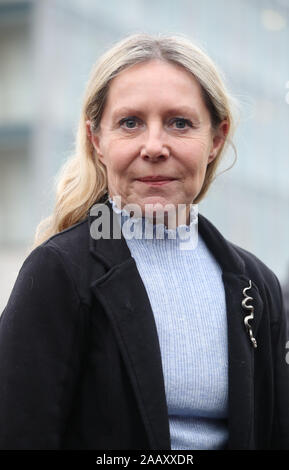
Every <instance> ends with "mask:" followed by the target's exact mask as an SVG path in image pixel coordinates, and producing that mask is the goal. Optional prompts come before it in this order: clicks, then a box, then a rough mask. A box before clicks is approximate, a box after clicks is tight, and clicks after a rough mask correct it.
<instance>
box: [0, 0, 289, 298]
mask: <svg viewBox="0 0 289 470" xmlns="http://www.w3.org/2000/svg"><path fill="white" fill-rule="evenodd" d="M0 25H1V28H0V63H1V74H0V201H1V202H0V254H1V253H5V256H6V254H7V252H8V251H9V250H11V253H14V252H15V250H19V247H23V250H24V249H25V247H26V246H28V245H29V244H30V243H31V241H32V237H33V233H34V230H35V227H36V224H37V223H38V222H39V220H40V219H41V218H42V217H44V216H47V215H48V214H49V213H50V211H51V208H52V205H53V201H54V180H55V175H56V173H57V171H58V169H59V168H60V166H61V165H62V163H63V162H64V161H65V159H66V157H67V156H68V155H70V153H71V152H72V151H73V143H74V136H75V129H76V126H77V120H78V116H79V112H80V108H81V100H82V95H83V91H84V87H85V83H86V81H87V78H88V74H89V72H90V69H91V67H92V64H93V63H94V62H95V60H96V59H97V58H98V56H99V55H100V54H101V53H102V52H103V51H104V50H105V49H107V48H109V47H110V46H111V45H112V43H113V42H114V41H116V40H118V39H121V38H122V37H123V36H125V35H128V34H130V33H134V32H141V31H144V32H151V33H157V32H163V33H181V34H184V35H186V36H187V37H189V38H191V39H192V40H193V41H195V42H196V43H197V44H199V45H200V46H202V47H204V48H205V49H206V50H207V52H208V53H209V55H211V57H212V58H213V60H214V61H215V62H216V64H217V65H218V66H219V67H220V68H221V69H222V70H223V72H224V76H225V79H226V83H227V85H228V87H229V89H230V90H231V91H232V93H233V94H234V95H235V96H236V98H237V99H238V100H239V102H240V105H241V117H240V123H239V126H238V129H237V132H236V136H235V144H236V147H237V151H238V159H237V162H236V164H235V165H234V167H233V168H232V169H231V170H230V171H228V172H225V173H223V174H221V175H220V176H218V177H217V179H216V180H215V182H214V184H213V186H212V187H211V189H210V191H209V193H208V195H207V197H206V198H205V200H204V201H203V202H202V203H201V204H200V206H199V211H200V212H201V213H203V214H204V215H205V216H207V217H208V218H209V219H211V220H212V222H213V223H214V224H215V225H216V226H217V227H218V228H219V229H220V231H221V232H222V233H223V234H224V235H225V236H226V237H227V238H228V239H229V240H231V241H233V242H235V243H236V244H238V245H241V246H242V247H244V248H246V249H248V250H249V251H252V252H253V253H255V254H256V255H257V256H258V257H259V258H261V259H262V260H263V261H264V262H265V263H266V264H267V265H268V266H269V267H270V268H271V269H272V270H273V271H274V272H275V273H276V274H277V275H278V276H279V278H280V280H281V282H283V283H284V284H285V282H286V277H287V274H288V266H289V251H288V240H289V184H288V175H289V158H288V154H289V132H288V122H289V83H288V81H289V59H288V57H289V56H288V46H289V0H288V1H287V0H279V1H277V0H274V1H273V0H271V1H269V0H268V1H266V0H263V1H262V2H260V1H257V0H234V1H233V2H232V1H229V0H216V1H214V2H213V1H211V0H202V2H198V1H194V0H178V1H170V0H158V1H155V0H134V1H133V0H122V1H121V2H120V1H118V0H110V2H102V1H100V0H70V1H67V0H42V1H11V0H10V1H3V0H0ZM286 97H287V98H286ZM232 160H233V153H232V151H229V152H228V155H227V157H226V158H225V159H224V162H223V165H222V169H225V168H226V167H227V166H229V165H230V163H231V162H232ZM13 250H14V251H13ZM20 253H21V252H20ZM22 253H24V251H23V252H22ZM19 256H20V258H19V265H20V264H21V263H22V261H23V258H24V255H23V254H22V255H21V254H20V255H19ZM21 256H22V258H21ZM14 258H15V257H13V259H14ZM2 259H4V258H2ZM5 259H6V258H5ZM5 269H7V268H5ZM8 269H9V268H8ZM13 273H14V274H15V269H14V270H13ZM14 274H13V276H14ZM5 296H6V298H7V292H4V297H5ZM4 297H3V298H4ZM0 307H1V306H0Z"/></svg>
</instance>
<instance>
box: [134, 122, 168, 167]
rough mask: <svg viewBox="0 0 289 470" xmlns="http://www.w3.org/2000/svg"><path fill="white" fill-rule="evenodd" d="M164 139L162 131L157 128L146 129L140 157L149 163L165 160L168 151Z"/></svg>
mask: <svg viewBox="0 0 289 470" xmlns="http://www.w3.org/2000/svg"><path fill="white" fill-rule="evenodd" d="M164 138H165V137H164V133H163V130H162V129H159V127H155V128H154V129H152V128H151V129H148V130H147V132H146V135H145V137H144V142H143V144H142V148H141V152H140V155H141V157H142V158H143V159H145V160H149V161H159V160H166V159H167V158H168V157H169V155H170V151H169V148H168V146H167V144H166V142H165V141H164Z"/></svg>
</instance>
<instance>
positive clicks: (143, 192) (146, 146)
mask: <svg viewBox="0 0 289 470" xmlns="http://www.w3.org/2000/svg"><path fill="white" fill-rule="evenodd" d="M223 124H224V125H223V127H222V128H221V132H220V131H219V132H218V133H217V134H216V133H213V132H212V128H211V121H210V115H209V112H208V110H207V108H206V106H205V104H204V102H203V98H202V95H201V88H200V85H199V83H198V82H197V80H196V79H195V78H194V77H193V76H192V75H191V74H190V73H189V72H187V71H186V70H185V69H184V68H182V67H181V66H179V65H175V64H172V63H168V62H165V61H160V60H151V61H149V62H145V63H140V64H136V65H134V66H132V67H131V68H129V69H125V70H124V71H122V72H121V73H120V74H119V75H118V76H117V77H115V78H114V79H113V80H112V82H111V84H110V86H109V91H108V95H107V100H106V104H105V107H104V110H103V114H102V118H101V122H100V129H99V131H98V132H97V133H94V134H92V136H91V140H92V143H93V145H94V147H95V149H96V151H97V153H98V156H99V159H100V160H101V162H102V163H103V164H104V165H105V167H106V170H107V181H108V192H109V195H110V197H111V198H112V197H113V196H116V195H117V196H121V203H122V207H123V206H124V205H125V204H130V203H133V204H138V205H139V206H140V207H141V210H142V213H143V214H144V213H145V212H144V211H145V206H146V204H153V205H157V204H160V205H161V206H165V205H166V204H173V205H174V207H176V208H177V205H178V204H186V205H187V207H189V205H190V204H191V203H193V201H194V199H195V198H196V197H197V195H198V194H199V192H200V191H201V188H202V185H203V182H204V178H205V173H206V168H207V165H208V163H209V162H211V161H212V160H213V159H214V158H215V157H216V155H217V152H218V150H219V148H220V146H221V144H222V143H223V137H224V135H225V133H226V129H225V128H226V123H223ZM88 125H89V122H88ZM144 178H145V179H146V180H144Z"/></svg>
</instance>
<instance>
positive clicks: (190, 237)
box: [108, 196, 198, 249]
mask: <svg viewBox="0 0 289 470" xmlns="http://www.w3.org/2000/svg"><path fill="white" fill-rule="evenodd" d="M108 200H109V202H110V204H111V206H112V209H113V211H114V212H115V213H116V214H117V216H118V219H119V221H120V224H121V227H122V233H123V235H124V237H125V238H126V239H133V238H135V239H163V240H177V242H181V243H182V245H183V249H185V246H186V249H188V247H189V246H190V247H191V248H192V247H193V246H195V245H196V242H197V231H198V212H197V208H196V205H194V204H191V206H190V223H189V225H186V224H180V225H178V226H177V227H176V228H167V227H166V225H165V224H164V223H153V222H152V221H151V219H149V218H147V217H144V216H142V217H135V216H131V215H130V214H129V213H128V212H127V211H126V210H125V209H124V208H123V209H120V208H119V207H118V206H117V204H116V202H115V201H114V200H113V199H112V198H111V197H110V196H108Z"/></svg>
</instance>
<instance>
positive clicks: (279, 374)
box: [271, 277, 289, 450]
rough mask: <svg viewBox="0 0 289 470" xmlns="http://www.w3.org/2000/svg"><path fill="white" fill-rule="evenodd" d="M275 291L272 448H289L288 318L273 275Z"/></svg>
mask: <svg viewBox="0 0 289 470" xmlns="http://www.w3.org/2000/svg"><path fill="white" fill-rule="evenodd" d="M275 281H276V284H277V289H276V290H275V289H274V288H273V287H274V286H273V285H271V291H273V292H277V296H276V298H274V299H272V308H273V310H274V311H275V312H277V316H276V319H275V321H274V323H273V325H272V351H273V360H274V398H275V399H274V403H275V406H274V417H273V435H272V448H273V449H287V450H288V449H289V349H288V348H289V319H288V313H287V312H286V310H285V306H284V299H283V295H282V292H281V288H280V283H279V281H278V279H277V278H276V277H275Z"/></svg>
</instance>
